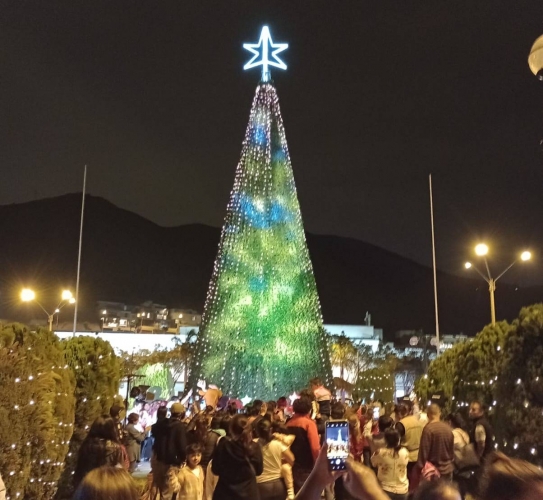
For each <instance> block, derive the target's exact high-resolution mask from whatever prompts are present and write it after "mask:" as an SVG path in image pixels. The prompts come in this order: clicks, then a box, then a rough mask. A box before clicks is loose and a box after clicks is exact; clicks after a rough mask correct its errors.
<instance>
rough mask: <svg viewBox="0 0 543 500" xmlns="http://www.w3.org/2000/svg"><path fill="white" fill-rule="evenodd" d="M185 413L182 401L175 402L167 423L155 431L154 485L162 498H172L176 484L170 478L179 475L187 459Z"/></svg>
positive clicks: (163, 499)
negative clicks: (158, 430)
mask: <svg viewBox="0 0 543 500" xmlns="http://www.w3.org/2000/svg"><path fill="white" fill-rule="evenodd" d="M185 413H186V411H185V407H184V406H183V404H182V403H174V404H173V405H172V406H171V407H170V418H169V419H167V424H166V425H164V424H162V425H161V427H160V432H156V433H154V437H155V444H154V448H153V450H154V455H153V460H152V464H151V465H152V469H153V483H154V484H153V485H154V486H155V487H156V488H157V489H158V490H159V492H160V498H161V500H171V499H172V497H173V495H174V485H172V484H171V481H170V479H171V478H172V477H173V476H174V475H177V472H178V471H179V468H180V467H181V465H182V464H183V462H185V459H186V448H187V426H186V424H185V423H184V422H183V419H184V418H185ZM172 473H173V474H172Z"/></svg>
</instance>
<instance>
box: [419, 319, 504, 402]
mask: <svg viewBox="0 0 543 500" xmlns="http://www.w3.org/2000/svg"><path fill="white" fill-rule="evenodd" d="M510 332H511V326H510V325H509V324H508V323H507V322H505V321H501V322H499V323H497V324H496V325H495V326H491V325H488V326H486V327H485V328H483V330H482V331H481V332H479V333H478V334H477V335H476V336H475V337H474V338H473V339H471V340H468V341H466V342H462V343H461V344H456V345H455V346H453V347H452V348H450V349H447V350H446V351H445V352H444V353H443V354H441V355H440V356H439V357H438V358H436V359H435V360H434V361H432V363H430V366H429V367H428V374H427V376H423V377H421V378H420V379H419V380H418V382H417V384H416V386H415V390H416V392H417V394H418V395H419V396H420V397H421V399H422V400H423V402H425V401H427V400H428V399H429V398H430V397H431V396H432V394H434V393H436V392H437V391H440V390H441V391H443V392H444V395H445V399H444V413H445V412H447V413H448V412H450V411H453V410H457V409H460V410H462V409H463V410H465V413H467V408H468V406H469V403H470V402H471V401H473V400H474V399H477V400H479V401H481V402H482V403H484V404H486V405H487V406H488V407H489V408H490V409H491V411H493V409H494V400H495V396H494V393H495V389H496V377H497V376H498V375H499V374H500V373H501V371H502V369H503V363H504V357H503V352H504V349H503V346H504V344H505V342H506V339H507V336H508V335H509V333H510Z"/></svg>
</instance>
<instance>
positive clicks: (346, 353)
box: [330, 333, 358, 403]
mask: <svg viewBox="0 0 543 500" xmlns="http://www.w3.org/2000/svg"><path fill="white" fill-rule="evenodd" d="M357 355H358V350H357V348H356V346H355V345H354V344H353V341H352V340H351V339H350V338H349V337H347V336H346V335H345V334H344V333H342V334H341V335H331V345H330V361H331V363H332V366H339V377H340V378H341V380H342V381H345V370H347V371H356V369H357V367H358V360H357V357H358V356H357ZM357 376H358V375H357ZM341 401H342V402H343V403H344V402H345V385H344V384H342V388H341Z"/></svg>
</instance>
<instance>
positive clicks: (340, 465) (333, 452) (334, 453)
mask: <svg viewBox="0 0 543 500" xmlns="http://www.w3.org/2000/svg"><path fill="white" fill-rule="evenodd" d="M325 435H326V444H327V445H328V452H327V454H326V457H327V458H328V468H329V469H330V470H345V468H346V465H345V461H346V460H347V457H348V456H349V422H347V420H329V421H327V422H326V431H325Z"/></svg>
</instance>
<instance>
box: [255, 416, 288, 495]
mask: <svg viewBox="0 0 543 500" xmlns="http://www.w3.org/2000/svg"><path fill="white" fill-rule="evenodd" d="M273 430H274V428H273V426H272V423H271V422H270V421H269V420H267V419H262V420H260V421H259V422H258V424H257V426H256V434H257V436H258V442H259V443H260V446H261V447H262V461H263V471H262V474H261V475H260V476H258V477H257V478H256V483H257V486H258V492H259V493H260V500H285V498H286V497H287V487H286V484H285V482H284V480H283V478H282V473H281V467H282V464H283V462H286V463H288V464H290V465H293V464H294V455H293V453H292V452H291V451H290V450H289V449H288V446H286V445H285V444H283V443H282V442H281V441H280V440H278V439H274V436H273Z"/></svg>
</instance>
